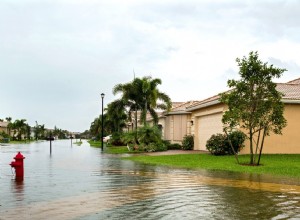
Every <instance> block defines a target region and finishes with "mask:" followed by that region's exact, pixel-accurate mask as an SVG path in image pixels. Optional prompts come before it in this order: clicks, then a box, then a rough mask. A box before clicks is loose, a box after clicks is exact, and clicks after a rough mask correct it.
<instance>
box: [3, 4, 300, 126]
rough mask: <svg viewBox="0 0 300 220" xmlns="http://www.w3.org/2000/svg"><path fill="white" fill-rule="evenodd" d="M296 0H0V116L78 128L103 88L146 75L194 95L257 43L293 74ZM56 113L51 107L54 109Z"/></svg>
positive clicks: (229, 72) (172, 90) (177, 95)
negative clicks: (134, 75)
mask: <svg viewBox="0 0 300 220" xmlns="http://www.w3.org/2000/svg"><path fill="white" fill-rule="evenodd" d="M299 4H300V3H299V2H298V1H256V2H254V1H220V0H214V1H208V0H207V1H197V0H188V1H182V0H175V1H174V0H167V1H158V0H155V1H153V0H152V1H150V0H147V1H138V0H130V1H117V0H112V1H98V0H89V1H86V0H55V1H52V0H51V1H50V0H49V1H46V0H45V1H37V0H22V1H20V0H9V1H8V0H3V1H1V3H0V40H1V44H0V76H1V77H2V79H5V82H7V83H4V84H3V85H2V87H1V92H0V100H4V103H5V104H4V105H2V106H1V111H0V118H4V117H6V116H12V117H13V118H27V119H28V120H29V121H32V122H34V121H35V120H38V121H39V123H45V124H46V126H47V125H48V126H49V127H51V126H54V125H58V126H61V127H62V128H65V129H70V130H85V129H87V128H88V127H89V125H90V122H91V121H92V120H93V119H94V117H96V116H97V114H99V111H100V110H99V109H100V107H101V106H100V93H101V92H104V93H105V94H106V96H105V103H108V102H110V101H112V100H113V99H115V98H116V97H114V96H113V95H112V92H111V91H112V88H113V86H114V85H116V84H117V83H125V82H128V81H130V80H131V79H132V78H133V69H134V71H135V73H136V76H143V75H152V76H153V77H158V78H161V79H162V81H163V84H162V86H161V87H160V89H161V90H162V91H163V92H165V93H167V94H168V95H169V96H170V97H171V98H172V99H173V100H174V101H187V100H190V99H194V100H195V99H202V98H206V97H208V96H211V95H214V94H216V93H218V92H221V91H223V90H225V89H226V81H227V80H228V79H230V78H236V77H237V71H238V69H237V65H236V63H235V59H236V58H237V57H242V56H245V55H248V53H249V52H250V51H252V50H253V51H258V52H259V54H260V57H261V59H262V60H263V61H264V62H267V61H268V62H269V63H273V62H274V65H279V67H281V68H287V69H288V70H289V71H288V72H287V73H285V74H284V76H283V78H282V80H283V81H288V80H291V79H293V78H297V77H299V66H300V58H299V56H298V51H299V49H300V48H299V47H300V45H299V37H300V32H299V28H298V27H299V24H300V15H299V13H298V10H297V9H298V8H299ZM54 113H56V114H54Z"/></svg>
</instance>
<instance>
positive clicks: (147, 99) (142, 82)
mask: <svg viewBox="0 0 300 220" xmlns="http://www.w3.org/2000/svg"><path fill="white" fill-rule="evenodd" d="M160 84H161V80H160V79H158V78H155V79H152V77H151V76H145V77H143V78H135V79H134V80H133V81H132V82H129V83H125V84H118V85H116V86H115V87H114V89H113V93H114V94H117V93H122V97H121V100H122V101H123V102H124V104H125V106H127V108H128V109H129V110H128V112H129V115H131V113H132V111H135V122H136V126H135V127H137V111H138V110H139V111H141V122H142V123H144V125H146V116H147V112H149V113H150V115H151V116H152V118H153V121H154V124H157V123H158V116H157V113H156V110H157V109H161V110H167V111H168V110H170V108H171V99H170V98H169V96H168V95H166V94H165V93H162V92H160V91H159V90H158V88H157V86H158V85H160Z"/></svg>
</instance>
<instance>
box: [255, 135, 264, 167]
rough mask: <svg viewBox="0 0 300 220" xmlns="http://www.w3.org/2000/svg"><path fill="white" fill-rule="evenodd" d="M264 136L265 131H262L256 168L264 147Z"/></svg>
mask: <svg viewBox="0 0 300 220" xmlns="http://www.w3.org/2000/svg"><path fill="white" fill-rule="evenodd" d="M265 136H266V129H264V134H263V137H262V140H261V146H260V151H259V156H258V161H257V166H258V165H259V162H260V157H261V153H262V149H263V147H264V141H265Z"/></svg>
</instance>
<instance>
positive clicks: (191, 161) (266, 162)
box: [124, 154, 300, 179]
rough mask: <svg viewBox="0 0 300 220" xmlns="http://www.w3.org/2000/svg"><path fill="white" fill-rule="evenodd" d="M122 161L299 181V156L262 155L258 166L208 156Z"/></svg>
mask: <svg viewBox="0 0 300 220" xmlns="http://www.w3.org/2000/svg"><path fill="white" fill-rule="evenodd" d="M124 159H126V160H132V161H136V162H141V163H146V164H152V165H162V166H170V167H174V168H189V169H207V170H221V171H222V170H224V171H232V172H241V173H255V174H270V175H276V176H286V177H293V178H297V179H300V154H264V155H262V158H261V165H260V166H249V165H240V164H237V163H236V161H235V158H234V156H213V155H210V154H179V155H163V156H142V155H141V156H135V157H127V158H124ZM239 160H240V162H241V163H249V155H240V156H239Z"/></svg>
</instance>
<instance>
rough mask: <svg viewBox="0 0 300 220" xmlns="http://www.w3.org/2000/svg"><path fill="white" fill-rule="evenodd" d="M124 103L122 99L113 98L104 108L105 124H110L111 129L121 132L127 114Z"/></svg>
mask: <svg viewBox="0 0 300 220" xmlns="http://www.w3.org/2000/svg"><path fill="white" fill-rule="evenodd" d="M125 112H126V109H125V103H124V102H123V100H122V99H118V100H115V101H113V102H111V103H109V104H108V105H107V108H106V120H107V123H106V124H110V125H111V131H112V133H113V132H121V131H122V128H124V127H125V126H126V123H125V121H126V119H127V114H126V113H125Z"/></svg>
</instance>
